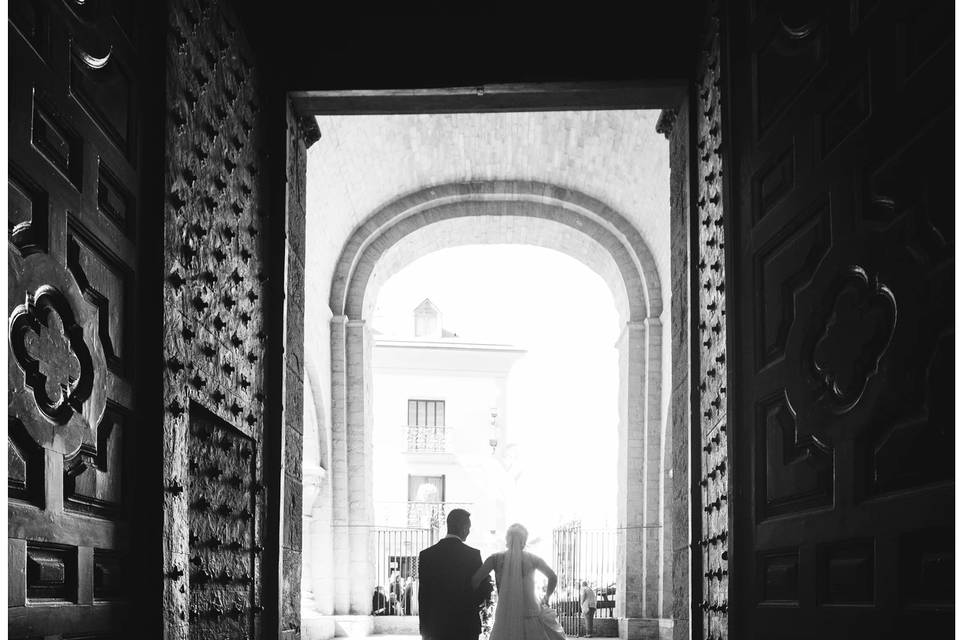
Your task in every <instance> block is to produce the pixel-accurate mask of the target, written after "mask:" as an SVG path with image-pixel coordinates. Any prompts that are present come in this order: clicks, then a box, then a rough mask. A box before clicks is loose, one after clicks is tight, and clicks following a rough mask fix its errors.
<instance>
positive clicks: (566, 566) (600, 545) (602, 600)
mask: <svg viewBox="0 0 960 640" xmlns="http://www.w3.org/2000/svg"><path fill="white" fill-rule="evenodd" d="M616 560H617V534H616V531H614V530H609V529H584V528H582V527H580V526H579V525H576V524H575V525H570V526H565V527H558V528H556V529H554V530H553V565H554V569H556V572H557V590H556V591H555V592H554V596H553V600H552V605H553V606H554V607H556V609H557V617H558V618H559V619H560V624H561V625H562V626H563V631H564V633H566V634H567V635H568V636H579V635H582V634H583V633H584V632H585V627H584V619H583V616H582V614H581V611H580V596H581V593H582V591H583V583H584V582H586V583H587V584H589V585H590V587H591V588H593V590H594V592H595V593H596V595H597V611H596V614H595V618H612V617H614V607H615V606H616V597H615V596H616V590H617V588H616V582H617V572H616Z"/></svg>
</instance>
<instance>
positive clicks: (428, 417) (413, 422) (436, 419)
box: [407, 400, 446, 427]
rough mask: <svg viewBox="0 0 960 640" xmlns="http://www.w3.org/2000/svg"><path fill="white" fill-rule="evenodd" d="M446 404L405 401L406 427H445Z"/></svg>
mask: <svg viewBox="0 0 960 640" xmlns="http://www.w3.org/2000/svg"><path fill="white" fill-rule="evenodd" d="M445 420H446V403H445V402H444V401H443V400H407V425H408V426H411V427H412V426H417V427H443V426H445V425H446V422H445Z"/></svg>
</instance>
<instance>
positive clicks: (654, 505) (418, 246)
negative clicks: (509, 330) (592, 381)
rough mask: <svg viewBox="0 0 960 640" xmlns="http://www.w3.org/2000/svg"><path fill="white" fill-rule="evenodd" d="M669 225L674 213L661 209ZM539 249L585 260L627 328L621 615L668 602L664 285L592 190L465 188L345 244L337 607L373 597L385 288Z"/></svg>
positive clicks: (404, 204)
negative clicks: (377, 385)
mask: <svg viewBox="0 0 960 640" xmlns="http://www.w3.org/2000/svg"><path fill="white" fill-rule="evenodd" d="M664 215H665V216H666V212H664ZM478 238H481V239H482V240H480V241H481V242H483V241H486V242H497V243H524V244H537V245H540V246H546V247H549V248H554V249H557V250H559V251H562V252H565V253H568V254H569V255H571V256H573V257H575V258H577V259H579V260H581V261H583V262H584V263H585V264H586V265H587V266H589V267H590V268H592V269H594V270H595V271H596V272H597V273H598V274H600V275H601V277H603V278H604V280H605V281H606V282H607V284H608V285H609V286H610V288H611V291H612V292H613V295H614V299H615V300H616V301H617V305H618V310H619V312H620V317H621V321H622V323H623V329H622V332H621V335H620V339H619V341H618V345H617V346H618V349H619V352H620V380H621V382H620V385H621V387H620V394H619V395H620V401H619V402H620V428H619V442H618V445H619V447H618V451H619V457H618V478H619V482H618V485H619V486H618V518H617V520H618V530H619V534H618V535H619V540H618V560H617V563H618V567H617V569H618V585H617V586H618V589H617V591H618V594H620V597H618V600H619V601H620V602H621V603H622V604H621V608H620V611H618V615H619V617H620V618H622V619H623V618H625V619H628V620H629V619H637V618H656V617H660V615H661V608H662V606H663V602H662V593H663V586H664V585H663V581H664V579H665V577H667V576H669V573H670V572H669V570H667V571H664V554H663V551H662V550H663V545H664V540H663V535H664V531H665V527H664V500H663V495H664V494H663V482H662V474H663V469H662V464H663V444H664V437H663V434H664V433H665V426H664V421H663V420H662V395H661V394H662V384H661V382H662V379H663V373H664V372H663V362H662V361H663V359H662V351H661V349H662V324H661V323H662V320H661V313H662V311H663V304H662V298H661V291H660V286H661V285H660V283H661V280H660V277H659V274H658V273H657V269H656V266H655V263H654V260H653V257H652V255H651V253H650V251H649V249H648V247H647V245H646V243H645V242H644V241H643V239H642V238H641V236H640V233H639V232H638V231H637V229H636V228H635V227H634V226H633V225H632V224H631V223H630V222H629V221H628V220H627V219H626V218H624V217H623V216H622V215H620V214H619V213H617V212H616V211H614V210H613V209H611V208H610V207H609V206H607V205H606V204H604V203H603V202H601V201H599V200H597V199H595V198H592V197H590V196H588V195H586V194H583V193H580V192H577V191H574V190H571V189H565V188H561V187H557V186H554V185H550V184H546V183H541V182H534V181H507V180H498V181H470V182H456V183H449V184H444V185H440V186H435V187H430V188H427V189H423V190H420V191H417V192H414V193H412V194H409V195H406V196H404V197H401V198H399V199H397V200H394V201H392V202H391V203H389V204H387V205H386V206H384V207H382V208H381V209H379V210H378V211H377V212H375V213H374V214H373V215H371V216H370V217H368V218H367V219H366V221H365V222H364V223H363V224H361V225H360V226H359V227H358V228H357V229H356V230H355V231H354V233H353V234H352V235H351V237H350V238H349V240H348V241H347V242H346V244H345V245H344V250H343V252H342V254H341V256H340V260H339V261H338V263H337V266H336V269H335V271H334V276H333V283H332V287H331V296H330V309H331V311H332V312H333V314H334V315H333V318H332V320H331V329H330V335H331V443H332V444H331V451H330V486H331V502H332V505H331V524H332V530H333V537H334V540H333V548H334V549H335V550H336V552H335V553H334V554H333V566H332V573H333V611H334V613H339V614H351V613H354V614H362V613H365V612H366V609H367V608H368V605H369V594H370V592H371V589H372V584H373V583H372V582H371V580H372V576H371V575H370V574H371V567H370V562H369V557H370V554H369V549H370V539H369V528H370V526H371V524H372V474H371V469H370V458H371V456H370V453H369V452H370V444H371V437H372V436H371V429H370V387H369V380H370V375H369V367H370V351H371V347H372V340H371V336H370V329H369V326H368V324H367V320H368V319H369V317H370V312H371V308H370V307H371V304H372V302H371V301H372V300H374V299H375V298H376V295H375V294H376V290H377V288H378V287H379V286H380V284H382V283H383V282H384V281H385V280H386V279H387V278H388V277H389V276H390V275H392V273H395V272H396V271H397V270H398V269H399V268H401V267H402V266H403V265H404V264H406V263H408V262H409V261H410V260H412V259H415V258H416V257H419V256H420V255H423V254H425V253H428V252H430V251H432V250H435V249H437V248H439V247H441V246H456V245H457V244H467V243H471V242H472V243H476V242H477V239H478Z"/></svg>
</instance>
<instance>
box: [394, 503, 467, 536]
mask: <svg viewBox="0 0 960 640" xmlns="http://www.w3.org/2000/svg"><path fill="white" fill-rule="evenodd" d="M472 505H473V503H470V502H414V501H410V502H407V526H408V527H423V528H427V529H437V530H440V529H443V528H444V527H446V526H447V525H446V522H447V514H448V513H450V510H451V509H457V508H460V509H467V510H468V511H469V510H470V507H471V506H472Z"/></svg>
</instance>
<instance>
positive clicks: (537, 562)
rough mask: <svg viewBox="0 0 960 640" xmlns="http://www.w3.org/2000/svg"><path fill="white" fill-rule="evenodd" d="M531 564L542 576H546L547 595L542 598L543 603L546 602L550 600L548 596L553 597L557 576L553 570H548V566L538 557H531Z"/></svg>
mask: <svg viewBox="0 0 960 640" xmlns="http://www.w3.org/2000/svg"><path fill="white" fill-rule="evenodd" d="M533 562H534V565H533V566H535V567H536V568H537V569H539V570H540V572H541V573H543V575H545V576H547V593H546V595H545V596H544V597H543V601H544V602H546V601H547V600H549V599H550V596H552V595H553V592H554V591H555V590H556V588H557V574H556V572H555V571H554V570H553V569H551V568H550V565H548V564H547V563H546V562H545V561H544V559H543V558H541V557H539V556H533Z"/></svg>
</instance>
